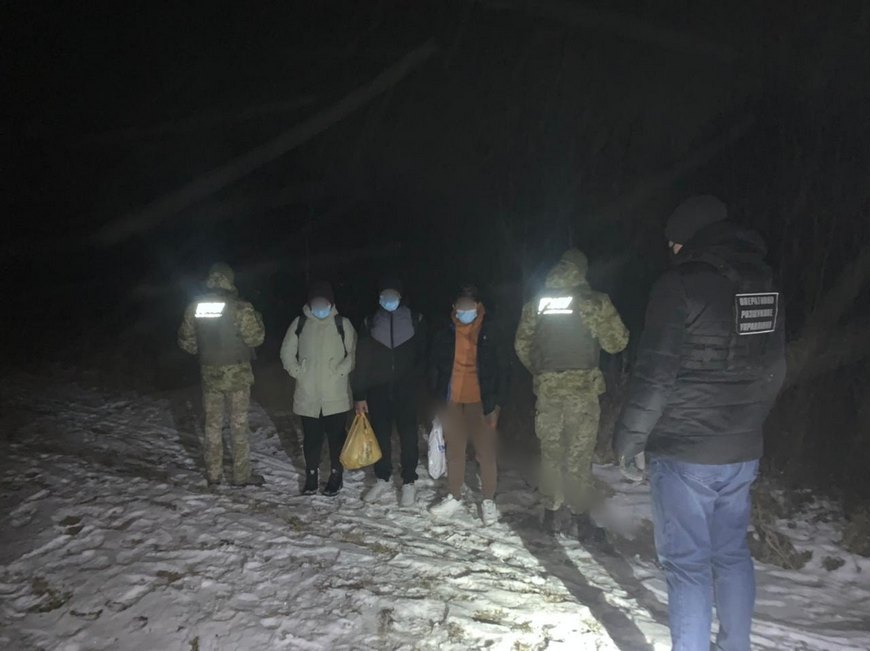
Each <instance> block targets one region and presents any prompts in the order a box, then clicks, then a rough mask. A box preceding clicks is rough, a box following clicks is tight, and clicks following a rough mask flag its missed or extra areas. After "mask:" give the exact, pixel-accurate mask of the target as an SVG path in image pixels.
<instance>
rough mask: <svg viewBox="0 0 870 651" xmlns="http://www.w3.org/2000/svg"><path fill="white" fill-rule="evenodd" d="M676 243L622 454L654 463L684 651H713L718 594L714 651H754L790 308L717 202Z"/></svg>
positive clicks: (690, 203)
mask: <svg viewBox="0 0 870 651" xmlns="http://www.w3.org/2000/svg"><path fill="white" fill-rule="evenodd" d="M665 233H666V235H667V237H668V240H669V246H670V247H671V250H672V252H673V253H674V266H673V268H672V269H670V270H669V271H667V272H666V273H665V274H664V275H663V276H662V277H661V278H660V279H659V280H658V282H657V283H656V284H655V286H654V287H653V289H652V293H651V296H650V300H649V306H648V309H647V315H646V323H645V329H644V333H643V336H642V338H641V341H640V344H639V348H638V353H637V361H636V363H635V368H634V372H633V374H632V379H631V383H630V386H629V393H628V399H627V401H626V405H625V407H624V409H623V412H622V415H621V416H620V419H619V422H618V424H617V427H616V432H615V436H614V447H615V450H616V455H617V459H618V460H619V462H620V464H621V465H622V467H623V468H626V469H627V470H631V469H632V468H633V466H634V460H635V457H636V456H637V455H639V454H640V453H642V452H644V451H646V453H647V455H648V457H649V472H650V481H651V485H652V501H653V522H654V525H655V538H656V551H657V553H658V556H659V560H660V562H661V564H662V566H663V567H664V570H665V575H666V577H667V583H668V610H669V619H670V628H671V638H672V643H673V648H674V649H675V650H685V651H698V650H704V651H706V649H708V648H709V645H710V630H711V623H712V609H713V602H714V595H715V605H716V611H717V615H718V619H719V633H718V635H717V638H716V642H715V644H716V648H718V649H720V650H722V651H748V650H749V648H750V643H749V637H750V628H751V625H752V611H753V607H754V602H755V578H754V569H753V565H752V557H751V556H750V553H749V548H748V545H747V542H746V533H747V528H748V526H749V519H750V513H751V504H750V494H749V490H750V487H751V486H752V483H753V481H754V480H755V477H756V474H757V472H758V460H759V458H760V457H761V454H762V444H763V438H762V428H763V425H764V421H765V419H766V418H767V415H768V413H769V412H770V410H771V408H772V407H773V404H774V402H775V399H776V396H777V394H778V392H779V390H780V388H781V387H782V383H783V380H784V378H785V350H784V348H785V346H784V315H783V305H782V302H781V297H780V294H779V293H778V291H777V290H776V288H775V286H774V282H773V273H772V271H771V269H770V267H768V266H767V264H766V263H765V262H764V256H765V254H766V246H765V244H764V242H763V240H762V238H761V237H760V236H759V235H758V234H757V233H754V232H752V231H747V230H744V229H742V228H740V227H739V226H737V225H735V224H733V223H731V222H729V221H727V209H726V207H725V204H723V203H722V202H721V201H719V200H718V199H716V198H715V197H712V196H697V197H692V198H690V199H688V200H686V201H685V202H683V203H682V204H681V205H680V206H679V207H678V208H677V209H676V211H675V212H674V213H673V214H672V215H671V217H670V218H669V220H668V223H667V227H666V230H665ZM627 474H628V473H627Z"/></svg>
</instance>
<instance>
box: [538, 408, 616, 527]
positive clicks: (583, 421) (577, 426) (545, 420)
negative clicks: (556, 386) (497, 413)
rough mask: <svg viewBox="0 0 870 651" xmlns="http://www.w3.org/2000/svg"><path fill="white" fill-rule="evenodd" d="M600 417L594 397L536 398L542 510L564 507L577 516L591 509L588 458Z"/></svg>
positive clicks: (591, 454) (590, 465) (589, 465)
mask: <svg viewBox="0 0 870 651" xmlns="http://www.w3.org/2000/svg"><path fill="white" fill-rule="evenodd" d="M600 415H601V409H600V407H599V405H598V396H597V395H592V394H582V393H581V394H577V395H573V396H566V397H559V398H556V397H550V398H541V397H539V398H538V403H537V416H536V417H535V430H536V433H537V435H538V439H540V441H541V480H540V491H541V494H542V495H543V498H544V508H547V509H552V510H558V509H559V508H561V507H562V505H563V504H567V505H568V508H569V509H571V511H572V512H573V513H575V514H579V513H585V512H586V511H588V510H589V508H590V507H591V506H592V504H593V502H594V500H595V492H594V487H593V486H594V485H593V480H592V456H593V453H594V452H595V444H596V441H597V439H598V420H599V417H600Z"/></svg>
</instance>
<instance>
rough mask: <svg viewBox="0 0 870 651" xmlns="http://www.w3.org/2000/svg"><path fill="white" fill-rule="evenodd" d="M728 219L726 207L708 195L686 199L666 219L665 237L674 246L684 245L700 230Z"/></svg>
mask: <svg viewBox="0 0 870 651" xmlns="http://www.w3.org/2000/svg"><path fill="white" fill-rule="evenodd" d="M726 219H728V208H727V206H726V205H725V204H724V203H723V202H722V201H720V200H719V199H717V198H716V197H714V196H713V195H710V194H702V195H698V196H695V197H690V198H689V199H686V200H685V201H684V202H683V203H681V204H680V205H679V206H677V209H676V210H675V211H674V212H673V213H671V216H670V217H668V223H667V224H666V225H665V235H666V236H667V238H668V240H669V241H671V242H673V243H675V244H686V243H688V242H689V240H691V239H692V238H693V237H694V236H695V235H696V234H697V233H698V231H700V230H701V229H702V228H704V227H706V226H709V225H710V224H715V223H716V222H721V221H725V220H726Z"/></svg>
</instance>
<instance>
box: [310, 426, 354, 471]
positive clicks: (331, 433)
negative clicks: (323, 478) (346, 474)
mask: <svg viewBox="0 0 870 651" xmlns="http://www.w3.org/2000/svg"><path fill="white" fill-rule="evenodd" d="M346 424H347V412H342V413H340V414H333V415H331V416H320V417H319V418H310V417H308V416H303V417H302V435H303V440H302V449H303V451H304V452H305V467H306V469H308V470H316V469H317V468H319V467H320V455H321V453H322V452H323V439H324V438H326V439H327V440H328V441H329V464H330V467H331V468H332V470H338V471H339V472H340V471H341V470H342V467H341V462H340V461H339V460H338V458H339V457H340V456H341V448H342V447H344V440H345V438H347V432H346V431H345V425H346Z"/></svg>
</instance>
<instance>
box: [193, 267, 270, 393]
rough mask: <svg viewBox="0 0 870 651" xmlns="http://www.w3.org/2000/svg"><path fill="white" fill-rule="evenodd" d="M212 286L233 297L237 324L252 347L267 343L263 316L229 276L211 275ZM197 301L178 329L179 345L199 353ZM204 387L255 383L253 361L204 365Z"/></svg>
mask: <svg viewBox="0 0 870 651" xmlns="http://www.w3.org/2000/svg"><path fill="white" fill-rule="evenodd" d="M208 286H209V287H211V288H219V289H223V290H225V291H227V292H229V293H230V295H231V296H232V297H233V298H232V299H231V300H233V301H234V303H235V305H234V307H235V309H234V310H233V314H234V315H235V319H236V325H237V327H238V329H239V334H240V335H241V337H242V341H244V343H245V344H246V345H248V346H250V347H251V348H256V347H257V346H260V345H261V344H262V343H263V339H264V338H265V335H266V331H265V328H264V326H263V318H262V316H260V313H259V312H257V311H256V310H255V309H254V306H253V305H251V304H250V303H248V302H247V301H244V300H242V299H240V298H238V290H237V289H236V288H235V286H233V284H232V282H231V281H228V280H227V279H226V278H218V279H214V278H212V277H209V282H208ZM197 303H198V301H194V302H193V303H191V304H190V305H188V306H187V309H186V310H185V312H184V319H183V320H182V322H181V327H179V329H178V345H179V347H180V348H181V349H182V350H183V351H184V352H186V353H190V354H191V355H197V354H198V353H199V350H198V343H197V332H196V316H195V315H196V306H197ZM200 368H201V374H202V384H203V388H204V389H206V390H211V391H238V390H240V389H245V388H247V387H249V386H251V385H252V384H253V383H254V372H253V370H252V369H251V364H250V363H249V362H245V363H242V364H230V365H227V366H206V365H201V367H200Z"/></svg>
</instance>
